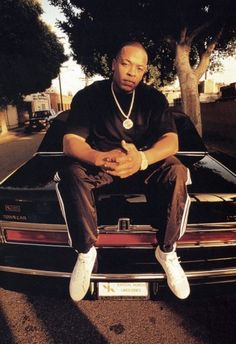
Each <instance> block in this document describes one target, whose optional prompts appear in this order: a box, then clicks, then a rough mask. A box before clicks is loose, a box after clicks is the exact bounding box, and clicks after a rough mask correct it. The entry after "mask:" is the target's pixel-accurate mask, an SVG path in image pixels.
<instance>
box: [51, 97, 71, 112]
mask: <svg viewBox="0 0 236 344" xmlns="http://www.w3.org/2000/svg"><path fill="white" fill-rule="evenodd" d="M49 96H50V101H51V108H52V109H53V110H55V111H56V113H57V112H59V111H62V110H68V109H70V104H71V101H72V96H66V95H62V102H63V106H62V104H61V97H60V95H59V94H58V93H49Z"/></svg>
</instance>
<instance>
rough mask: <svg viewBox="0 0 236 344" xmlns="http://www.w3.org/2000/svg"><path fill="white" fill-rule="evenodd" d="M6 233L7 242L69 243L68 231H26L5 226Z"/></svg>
mask: <svg viewBox="0 0 236 344" xmlns="http://www.w3.org/2000/svg"><path fill="white" fill-rule="evenodd" d="M4 235H5V239H6V241H7V242H14V243H16V242H19V243H31V244H51V245H68V235H67V233H66V232H46V231H26V230H16V229H10V228H5V230H4Z"/></svg>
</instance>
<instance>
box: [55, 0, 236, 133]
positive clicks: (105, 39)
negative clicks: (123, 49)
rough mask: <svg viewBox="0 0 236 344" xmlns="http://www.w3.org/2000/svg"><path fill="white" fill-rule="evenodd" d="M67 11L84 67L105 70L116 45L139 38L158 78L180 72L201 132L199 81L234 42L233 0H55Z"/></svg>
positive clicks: (185, 99)
mask: <svg viewBox="0 0 236 344" xmlns="http://www.w3.org/2000/svg"><path fill="white" fill-rule="evenodd" d="M51 3H52V4H54V5H55V6H56V5H57V6H59V7H60V8H61V9H62V10H63V12H64V14H65V17H66V20H65V21H64V22H61V23H60V25H61V27H62V29H63V30H64V32H65V33H67V34H68V36H69V40H70V43H71V47H72V50H73V57H74V58H75V59H76V60H77V62H78V63H79V64H81V65H82V67H83V70H84V72H85V73H86V74H87V75H88V76H91V75H93V74H95V73H99V74H101V75H104V76H107V75H108V74H109V73H108V70H107V65H108V64H109V63H110V60H111V58H112V56H114V52H115V50H116V47H117V45H119V44H120V43H121V42H123V41H127V40H133V39H137V40H139V41H141V42H142V43H143V44H144V46H145V47H146V48H147V50H148V51H149V55H150V56H151V61H152V65H153V66H155V67H156V68H157V70H158V71H159V74H158V76H159V80H160V84H163V83H165V82H166V81H171V80H173V77H174V75H175V74H177V76H178V78H179V82H180V87H181V95H182V107H183V111H184V112H186V113H187V114H188V115H189V116H190V117H191V118H192V120H193V122H194V124H195V126H196V127H197V129H198V131H199V132H200V133H201V114H200V102H199V95H198V83H199V80H200V78H201V76H202V75H203V74H204V73H205V72H206V70H207V69H208V68H209V66H210V68H213V69H214V68H217V67H218V66H219V62H220V58H222V57H226V56H229V55H232V54H233V53H234V52H235V46H236V20H235V15H236V2H235V0H199V1H196V0H179V1H176V0H166V1H162V2H160V1H156V0H139V1H137V0H120V1H117V0H109V1H105V0H100V1H99V2H98V1H95V0H90V1H89V0H71V1H68V0H57V1H56V0H51Z"/></svg>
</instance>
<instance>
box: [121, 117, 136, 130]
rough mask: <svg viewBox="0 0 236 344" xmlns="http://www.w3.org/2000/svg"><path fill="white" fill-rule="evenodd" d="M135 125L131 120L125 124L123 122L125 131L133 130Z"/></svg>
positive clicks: (127, 120)
mask: <svg viewBox="0 0 236 344" xmlns="http://www.w3.org/2000/svg"><path fill="white" fill-rule="evenodd" d="M133 125H134V123H133V121H131V119H129V118H127V119H126V120H125V121H124V122H123V127H124V128H125V129H131V128H132V127H133Z"/></svg>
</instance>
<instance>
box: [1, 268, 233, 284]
mask: <svg viewBox="0 0 236 344" xmlns="http://www.w3.org/2000/svg"><path fill="white" fill-rule="evenodd" d="M0 272H10V273H17V274H22V275H31V276H44V277H60V278H70V276H71V273H70V272H63V271H48V270H36V269H27V268H19V267H11V266H0ZM185 273H186V276H187V277H188V278H189V279H195V278H203V277H207V278H209V279H211V278H219V277H223V276H224V277H229V276H236V267H233V268H225V269H216V270H201V271H185ZM165 279H166V277H165V274H164V273H149V274H104V273H103V274H92V276H91V281H130V280H132V281H140V280H144V281H157V280H165Z"/></svg>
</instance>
